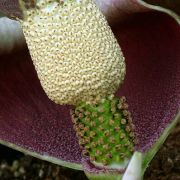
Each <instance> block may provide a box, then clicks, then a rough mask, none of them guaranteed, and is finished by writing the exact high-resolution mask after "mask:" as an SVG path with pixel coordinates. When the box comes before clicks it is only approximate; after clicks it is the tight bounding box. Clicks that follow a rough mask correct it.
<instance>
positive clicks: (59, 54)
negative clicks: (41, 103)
mask: <svg viewBox="0 0 180 180" xmlns="http://www.w3.org/2000/svg"><path fill="white" fill-rule="evenodd" d="M21 24H22V27H23V31H24V34H25V38H26V41H27V44H28V47H29V50H30V54H31V57H32V60H33V63H34V65H35V68H36V71H37V74H38V77H39V79H40V82H41V84H42V87H43V89H44V90H45V92H46V94H47V95H48V97H49V98H50V99H51V100H53V101H54V102H56V103H58V104H71V105H77V104H79V103H81V102H86V101H90V99H93V98H94V97H97V96H100V97H107V96H108V95H110V94H113V93H114V92H115V91H116V90H117V88H118V87H119V85H120V84H121V83H122V81H123V79H124V76H125V62H124V57H123V55H122V52H121V50H120V47H119V45H118V43H117V41H116V39H115V37H114V35H113V33H112V31H111V29H110V27H109V25H108V24H107V21H106V19H105V17H104V16H103V15H102V13H101V12H100V10H99V9H98V7H97V6H96V4H95V3H94V1H93V0H66V1H64V2H62V1H56V0H51V1H48V0H39V1H37V3H36V5H35V8H30V9H27V10H26V11H24V19H23V21H21Z"/></svg>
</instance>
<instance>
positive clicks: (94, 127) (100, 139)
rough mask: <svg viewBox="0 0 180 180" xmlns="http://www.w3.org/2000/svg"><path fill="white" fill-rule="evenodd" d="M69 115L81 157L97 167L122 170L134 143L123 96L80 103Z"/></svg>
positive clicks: (130, 120) (129, 117)
mask: <svg viewBox="0 0 180 180" xmlns="http://www.w3.org/2000/svg"><path fill="white" fill-rule="evenodd" d="M71 115H72V120H73V123H74V129H75V131H76V135H77V137H78V139H79V145H80V147H81V148H82V154H83V156H84V157H89V159H90V161H91V163H93V164H95V165H97V166H108V168H110V167H111V168H119V167H126V165H127V163H128V161H129V158H130V157H131V155H132V154H133V152H134V147H135V143H136V142H135V134H134V132H133V131H134V129H135V126H134V124H133V123H132V117H131V113H130V112H129V111H128V104H127V102H126V98H125V97H121V98H120V99H119V98H116V97H114V96H113V95H110V96H109V97H107V98H105V99H101V100H100V99H96V100H94V102H93V103H92V104H90V103H83V104H81V105H80V106H78V107H77V108H75V109H73V110H72V111H71Z"/></svg>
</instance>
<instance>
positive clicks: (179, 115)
mask: <svg viewBox="0 0 180 180" xmlns="http://www.w3.org/2000/svg"><path fill="white" fill-rule="evenodd" d="M178 122H180V110H179V112H178V113H177V115H176V117H175V118H174V119H173V120H172V122H171V123H170V124H169V125H168V126H167V127H166V128H165V129H164V131H163V133H162V135H161V136H160V137H159V139H158V141H157V142H156V143H155V144H154V145H153V147H152V148H151V149H150V150H149V151H147V152H145V153H142V154H143V160H142V173H141V175H142V176H143V174H144V172H145V170H146V168H147V167H148V165H149V163H150V162H151V160H152V159H153V157H154V156H155V154H156V153H157V152H158V150H159V149H160V147H161V145H162V144H163V143H164V141H165V140H166V139H167V137H168V135H169V134H170V133H171V132H172V130H173V129H174V127H175V126H176V125H177V123H178ZM0 144H2V145H4V146H7V147H9V148H12V149H14V150H17V151H19V152H22V153H24V154H27V155H30V156H33V157H35V158H38V159H41V160H44V161H48V162H51V163H54V164H57V165H60V166H64V167H67V168H71V169H75V170H83V167H82V165H81V164H78V163H73V162H66V161H63V160H60V159H58V158H56V157H52V156H49V155H46V154H39V153H36V152H33V151H30V150H28V149H26V148H23V147H21V146H18V145H15V144H13V143H10V142H7V141H4V140H1V139H0Z"/></svg>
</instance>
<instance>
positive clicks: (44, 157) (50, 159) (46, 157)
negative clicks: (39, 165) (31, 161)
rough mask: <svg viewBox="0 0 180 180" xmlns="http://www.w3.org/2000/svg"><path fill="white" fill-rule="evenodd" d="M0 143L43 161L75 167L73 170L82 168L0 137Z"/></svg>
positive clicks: (76, 164) (79, 165)
mask: <svg viewBox="0 0 180 180" xmlns="http://www.w3.org/2000/svg"><path fill="white" fill-rule="evenodd" d="M0 144H2V145H4V146H6V147H9V148H11V149H14V150H16V151H19V152H21V153H23V154H26V155H30V156H32V157H35V158H38V159H41V160H43V161H47V162H51V163H53V164H57V165H60V166H64V167H67V168H71V169H75V170H83V168H82V165H81V164H78V163H73V162H67V161H63V160H61V159H58V158H56V157H52V156H49V155H46V154H40V153H36V152H33V151H31V150H28V149H26V148H23V147H21V146H18V145H16V144H13V143H10V142H8V141H4V140H2V139H0Z"/></svg>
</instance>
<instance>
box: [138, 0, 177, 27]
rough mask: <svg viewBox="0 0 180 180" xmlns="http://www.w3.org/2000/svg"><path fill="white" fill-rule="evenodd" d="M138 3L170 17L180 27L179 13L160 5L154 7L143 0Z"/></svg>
mask: <svg viewBox="0 0 180 180" xmlns="http://www.w3.org/2000/svg"><path fill="white" fill-rule="evenodd" d="M136 1H137V2H138V3H139V4H141V5H142V6H144V7H147V8H149V9H152V10H156V11H159V12H162V13H166V14H168V15H170V16H171V17H172V18H173V19H175V20H176V22H177V23H178V24H179V25H180V16H179V15H178V14H177V13H175V12H174V11H173V10H170V9H168V8H164V7H162V6H158V5H152V4H149V3H147V2H145V1H143V0H136Z"/></svg>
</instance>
